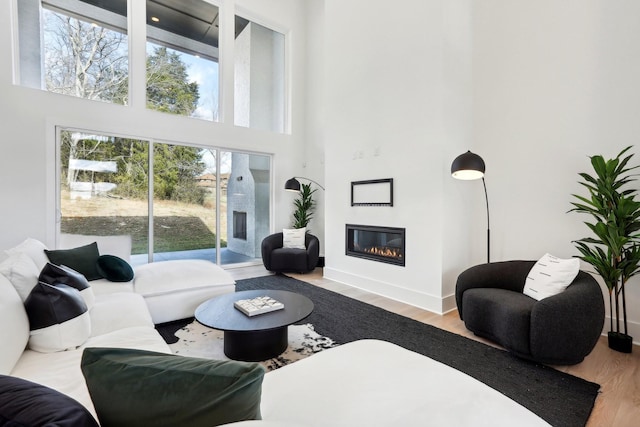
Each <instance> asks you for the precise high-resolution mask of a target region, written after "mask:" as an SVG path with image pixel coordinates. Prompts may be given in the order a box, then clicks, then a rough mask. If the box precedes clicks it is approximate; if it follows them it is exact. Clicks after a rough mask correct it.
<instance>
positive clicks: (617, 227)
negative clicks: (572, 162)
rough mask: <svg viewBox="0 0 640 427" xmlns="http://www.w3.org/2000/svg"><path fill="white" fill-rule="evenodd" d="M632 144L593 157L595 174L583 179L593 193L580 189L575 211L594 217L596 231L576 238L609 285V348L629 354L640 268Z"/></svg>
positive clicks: (639, 219)
mask: <svg viewBox="0 0 640 427" xmlns="http://www.w3.org/2000/svg"><path fill="white" fill-rule="evenodd" d="M630 149H631V147H627V148H625V149H624V150H622V151H621V152H620V153H619V154H618V155H617V156H616V157H615V158H613V159H608V160H605V159H604V158H603V157H602V156H600V155H597V156H593V157H590V159H591V165H592V166H593V170H594V172H595V175H590V174H587V173H580V176H581V177H582V179H583V181H582V182H580V184H581V185H583V186H584V187H585V188H586V189H587V190H588V192H589V194H588V196H586V197H585V196H579V195H577V194H574V195H573V196H574V197H575V198H576V199H578V201H576V202H572V203H571V204H572V205H573V206H574V207H573V209H571V210H570V212H579V213H585V214H588V215H590V216H591V219H592V222H585V224H586V225H587V227H589V229H590V230H591V232H592V233H593V235H594V236H592V237H585V238H583V239H580V240H576V241H575V242H574V243H575V245H576V247H577V249H578V250H579V251H580V253H581V255H582V256H579V258H580V259H581V260H583V261H584V262H586V263H588V264H591V266H592V267H593V268H594V270H595V271H596V273H597V274H598V275H600V277H602V280H603V281H604V283H605V285H606V286H607V289H608V290H609V308H610V325H609V326H610V328H609V333H608V340H609V347H610V348H612V349H614V350H617V351H621V352H625V353H631V349H632V341H633V339H632V337H631V336H629V335H628V330H627V305H626V297H625V287H626V285H627V283H628V281H629V279H630V278H631V277H633V276H634V275H636V274H637V273H638V272H639V271H640V234H638V231H639V230H640V202H638V201H636V200H635V196H636V190H635V189H633V188H629V186H628V184H629V183H630V182H632V181H635V179H634V178H633V175H631V174H630V172H631V171H633V170H634V169H636V168H638V166H629V165H628V164H629V161H630V160H631V158H632V157H633V154H627V152H628V151H629V150H630ZM614 318H615V319H614ZM621 324H622V329H621ZM614 326H615V327H614Z"/></svg>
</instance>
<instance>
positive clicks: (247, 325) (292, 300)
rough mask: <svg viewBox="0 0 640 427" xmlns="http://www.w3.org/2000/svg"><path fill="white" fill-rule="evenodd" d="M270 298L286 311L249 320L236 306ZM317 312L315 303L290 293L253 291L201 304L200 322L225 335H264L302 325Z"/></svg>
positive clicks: (217, 298) (235, 293) (221, 297)
mask: <svg viewBox="0 0 640 427" xmlns="http://www.w3.org/2000/svg"><path fill="white" fill-rule="evenodd" d="M265 295H266V296H269V297H271V298H273V299H276V300H278V301H280V302H281V303H282V304H284V308H283V309H282V310H277V311H272V312H269V313H264V314H259V315H257V316H253V317H249V316H247V315H246V314H244V313H242V312H241V311H240V310H238V309H237V308H235V307H234V306H233V303H234V302H235V301H238V300H241V299H251V298H256V297H260V296H265ZM312 311H313V302H311V300H310V299H309V298H307V297H305V296H303V295H300V294H296V293H295V292H289V291H272V290H253V291H241V292H233V293H229V294H225V295H222V296H219V297H215V298H212V299H210V300H207V301H205V302H203V303H202V304H200V306H198V308H197V309H196V313H195V317H196V320H197V321H198V322H200V323H202V324H203V325H205V326H208V327H210V328H213V329H218V330H221V331H235V332H242V331H247V332H251V331H264V330H268V329H275V328H281V327H284V326H288V325H291V324H293V323H296V322H299V321H301V320H302V319H304V318H305V317H307V316H309V315H310V314H311V312H312Z"/></svg>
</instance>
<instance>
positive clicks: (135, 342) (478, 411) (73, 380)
mask: <svg viewBox="0 0 640 427" xmlns="http://www.w3.org/2000/svg"><path fill="white" fill-rule="evenodd" d="M109 285H114V284H113V283H111V284H109V283H105V284H97V285H96V291H97V292H96V295H95V302H94V304H93V307H92V308H91V309H90V312H89V315H90V319H91V336H90V337H89V338H88V339H87V340H86V342H84V343H83V344H81V345H80V346H78V347H77V348H72V349H67V350H65V351H57V352H52V353H41V352H37V351H34V350H32V349H29V348H28V342H29V320H28V317H27V313H26V312H25V307H24V304H23V301H22V299H21V298H20V296H19V294H18V292H17V291H16V289H15V287H14V286H13V285H12V283H11V281H10V280H9V278H7V277H5V276H4V275H1V274H0V324H2V325H3V326H4V328H3V332H2V346H1V347H0V375H8V376H10V377H18V378H23V379H26V380H29V381H32V382H35V383H38V384H42V385H45V386H47V387H50V388H53V389H55V390H58V391H59V392H61V393H64V394H65V395H67V396H70V397H71V398H73V399H75V400H76V401H78V402H79V403H80V404H82V405H83V406H84V407H86V408H87V409H88V410H89V411H90V412H91V413H92V414H93V415H94V416H96V412H95V408H94V405H93V403H92V400H91V398H90V395H89V392H88V389H87V386H86V384H85V380H84V377H83V374H82V372H81V368H80V362H81V357H82V352H83V350H84V349H85V348H87V347H119V348H131V349H141V350H149V351H155V352H159V353H170V349H169V347H168V345H167V344H166V343H165V342H164V341H163V340H162V338H161V337H160V335H159V334H158V333H157V331H156V330H155V329H154V324H153V319H152V316H151V314H150V312H149V309H148V307H147V303H145V297H143V296H142V295H140V294H138V293H136V292H133V290H132V288H131V285H130V284H124V285H115V286H114V287H112V288H109V287H108V286H109ZM92 286H94V285H92ZM99 288H101V289H99ZM176 301H187V299H184V300H181V299H180V300H176ZM144 381H146V379H145V378H141V382H144ZM0 394H1V390H0ZM136 398H137V396H135V395H132V396H131V399H132V400H134V401H135V399H136ZM158 405H162V402H158ZM260 409H261V413H262V420H260V421H240V422H238V423H234V425H238V426H249V427H250V426H254V425H255V426H298V427H300V426H361V425H367V426H403V427H405V426H423V425H447V426H449V425H456V426H466V425H474V426H482V425H486V426H511V425H514V423H517V424H518V425H519V426H546V425H548V424H546V423H545V422H544V421H543V420H541V419H540V418H539V417H537V416H536V415H534V414H533V413H531V412H530V411H528V410H527V409H525V408H524V407H522V406H520V405H519V404H517V403H515V402H513V401H511V400H510V399H508V398H506V397H505V396H503V395H502V394H500V393H498V392H497V391H495V390H493V389H491V388H489V387H487V386H486V385H484V384H482V383H480V382H478V381H476V380H474V379H472V378H471V377H468V376H467V375H465V374H462V373H460V372H459V371H456V370H454V369H452V368H449V367H447V366H445V365H442V364H440V363H438V362H435V361H433V360H431V359H429V358H427V357H424V356H422V355H419V354H417V353H413V352H411V351H408V350H405V349H403V348H401V347H398V346H396V345H394V344H390V343H386V342H382V341H373V340H365V341H358V342H355V343H351V344H345V345H342V346H339V347H337V348H334V349H331V350H325V351H323V352H321V353H319V354H316V355H314V356H312V357H309V358H307V359H304V360H301V361H299V362H296V363H293V364H291V365H288V366H286V367H283V368H280V369H278V370H276V371H272V372H269V373H267V374H266V375H265V376H264V379H263V382H262V397H261V405H260ZM1 411H2V408H1V407H0V416H1ZM96 419H97V418H96Z"/></svg>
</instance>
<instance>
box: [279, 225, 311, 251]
mask: <svg viewBox="0 0 640 427" xmlns="http://www.w3.org/2000/svg"><path fill="white" fill-rule="evenodd" d="M306 232H307V227H302V228H291V229H289V228H285V229H283V230H282V247H283V248H291V249H306V246H305V245H304V236H305V234H306Z"/></svg>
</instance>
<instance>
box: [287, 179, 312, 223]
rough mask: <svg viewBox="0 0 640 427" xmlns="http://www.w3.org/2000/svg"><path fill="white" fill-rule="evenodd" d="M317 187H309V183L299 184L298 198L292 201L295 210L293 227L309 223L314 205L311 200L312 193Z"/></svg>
mask: <svg viewBox="0 0 640 427" xmlns="http://www.w3.org/2000/svg"><path fill="white" fill-rule="evenodd" d="M316 190H317V189H315V188H314V189H311V184H300V193H299V194H298V198H297V199H295V200H294V201H293V206H294V207H295V210H294V211H293V228H303V227H306V226H307V225H308V224H309V221H311V219H312V218H313V209H314V208H315V206H316V202H315V200H313V193H315V192H316Z"/></svg>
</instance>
